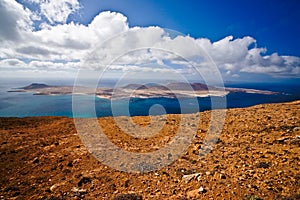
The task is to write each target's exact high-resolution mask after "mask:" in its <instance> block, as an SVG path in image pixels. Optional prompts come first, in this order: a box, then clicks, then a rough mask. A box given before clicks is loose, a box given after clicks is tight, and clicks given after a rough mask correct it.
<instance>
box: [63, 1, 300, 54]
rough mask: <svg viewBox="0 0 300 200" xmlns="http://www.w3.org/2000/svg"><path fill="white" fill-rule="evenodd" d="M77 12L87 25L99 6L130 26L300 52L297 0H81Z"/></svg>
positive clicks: (298, 5)
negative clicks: (249, 41)
mask: <svg viewBox="0 0 300 200" xmlns="http://www.w3.org/2000/svg"><path fill="white" fill-rule="evenodd" d="M80 2H81V4H82V9H81V11H80V12H79V13H80V14H81V15H78V14H75V15H72V16H70V18H69V20H75V21H78V22H80V23H83V24H88V23H89V22H90V21H91V20H92V19H93V17H94V16H95V15H97V14H98V13H99V12H101V11H105V10H111V11H116V12H121V13H123V14H125V15H126V16H127V17H128V20H129V24H130V25H131V26H150V25H157V26H161V27H165V28H170V29H174V30H177V31H179V32H182V33H184V34H190V35H191V36H193V37H196V38H198V37H207V38H210V39H211V40H212V41H217V40H220V39H222V38H224V37H225V36H228V35H233V36H234V37H243V36H252V37H254V38H256V39H257V41H258V45H259V46H263V47H267V49H268V53H273V52H278V53H280V54H286V55H295V56H300V48H299V47H300V37H299V34H300V25H299V24H300V14H299V13H300V2H299V1H298V0H288V1H286V0H253V1H245V0H241V1H235V0H227V1H222V0H212V1H203V0H189V1H183V0H143V1H140V0H127V1H120V0H101V1H97V3H95V0H82V1H80Z"/></svg>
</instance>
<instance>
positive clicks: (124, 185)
mask: <svg viewBox="0 0 300 200" xmlns="http://www.w3.org/2000/svg"><path fill="white" fill-rule="evenodd" d="M133 121H134V122H135V123H136V124H138V125H139V126H148V125H149V123H150V120H149V117H134V118H133ZM179 123H180V115H168V116H167V117H166V123H165V125H164V126H163V128H162V130H160V131H159V132H158V133H157V134H155V135H153V136H152V137H150V138H135V137H132V136H129V135H127V134H125V133H124V132H122V130H121V129H119V128H118V126H117V125H116V123H115V122H114V120H113V118H109V117H108V118H100V119H99V124H100V126H101V127H103V130H104V132H105V134H106V135H107V137H108V138H109V139H110V140H111V141H112V142H113V143H114V144H116V145H117V146H119V147H121V148H123V149H124V150H126V151H132V152H148V151H155V150H157V149H159V148H161V147H163V146H164V145H166V144H167V143H168V142H169V141H170V140H171V139H172V138H173V137H175V135H176V131H177V128H178V124H179ZM209 123H210V112H202V113H200V125H199V127H198V132H197V134H196V136H195V138H194V140H193V143H192V144H191V145H190V146H189V149H188V150H187V151H186V153H184V154H183V155H182V156H181V158H179V159H178V160H177V161H175V162H174V163H172V164H171V165H169V166H166V167H163V168H162V169H160V170H157V171H153V172H149V173H126V172H121V171H117V170H115V169H112V168H110V167H108V166H105V165H103V164H102V163H101V162H99V161H98V160H97V159H95V158H94V157H93V155H91V154H90V153H89V152H88V150H87V149H86V148H85V146H84V145H83V144H82V142H81V140H80V137H79V136H78V134H77V131H76V129H75V125H74V121H73V119H70V118H63V117H32V118H0V137H1V138H0V144H1V146H0V165H1V169H0V170H1V178H0V199H43V200H50V199H51V200H59V199H118V200H120V199H249V200H250V199H251V200H254V199H256V200H257V199H300V101H296V102H291V103H283V104H265V105H257V106H253V107H250V108H244V109H229V110H228V111H227V115H226V123H225V126H224V129H223V131H222V133H221V135H220V137H219V139H218V141H217V143H216V144H215V146H214V149H213V150H212V152H211V153H209V154H207V155H206V156H205V157H203V158H201V159H199V149H200V150H201V145H202V144H203V138H204V137H205V134H206V132H207V130H208V127H209ZM189 126H195V125H194V124H190V125H189ZM200 152H201V151H200Z"/></svg>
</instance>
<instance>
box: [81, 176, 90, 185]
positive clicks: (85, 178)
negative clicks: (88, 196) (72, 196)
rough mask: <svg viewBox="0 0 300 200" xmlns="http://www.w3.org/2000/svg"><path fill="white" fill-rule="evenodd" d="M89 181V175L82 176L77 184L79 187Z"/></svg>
mask: <svg viewBox="0 0 300 200" xmlns="http://www.w3.org/2000/svg"><path fill="white" fill-rule="evenodd" d="M90 182H92V179H91V178H90V177H85V176H84V177H82V178H81V179H80V181H79V182H78V186H79V187H81V186H82V185H83V184H86V183H90Z"/></svg>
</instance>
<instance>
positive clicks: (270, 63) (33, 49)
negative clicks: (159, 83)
mask: <svg viewBox="0 0 300 200" xmlns="http://www.w3.org/2000/svg"><path fill="white" fill-rule="evenodd" d="M30 1H31V2H33V3H35V4H37V5H39V8H40V10H39V12H35V11H31V10H29V9H27V8H24V7H23V6H22V5H21V4H19V3H17V2H16V1H13V0H2V1H0V25H1V27H4V28H1V29H0V41H1V43H0V68H2V69H6V70H8V69H9V67H11V69H18V70H22V67H23V68H24V69H35V70H46V71H47V70H48V71H51V70H52V71H55V70H60V71H61V70H65V71H68V70H76V69H78V68H79V67H87V68H90V69H97V68H101V67H104V66H105V65H107V64H110V63H112V62H113V66H111V69H113V70H115V71H117V70H120V71H128V70H132V71H144V72H145V73H146V72H150V71H151V70H152V71H154V72H158V71H159V70H161V72H162V73H168V72H169V70H170V69H158V68H155V67H145V66H142V65H145V64H149V63H156V64H158V65H164V64H166V65H168V64H169V65H170V66H172V67H173V68H174V70H177V71H178V72H179V73H192V71H191V69H190V68H191V67H190V66H191V65H193V66H195V67H196V68H199V69H201V70H203V71H204V72H205V71H207V70H208V69H209V68H210V67H211V61H213V62H214V63H215V64H216V66H217V67H218V68H219V69H220V71H221V72H222V73H223V75H224V76H231V77H236V78H238V77H239V74H240V73H262V74H269V75H272V76H274V77H279V76H291V77H299V76H300V58H299V57H295V56H281V55H278V54H277V53H274V54H271V55H267V54H266V52H267V50H266V49H265V48H259V47H257V44H256V40H255V39H254V38H252V37H249V36H246V37H243V38H236V39H234V38H233V37H232V36H228V37H225V38H223V39H221V40H219V41H216V42H212V41H210V40H209V39H207V38H193V37H190V36H182V35H178V36H177V37H174V34H170V32H169V31H166V30H165V29H162V28H161V27H129V25H128V21H127V17H126V16H124V15H123V14H120V13H116V12H110V11H106V12H101V13H99V14H98V15H97V16H95V18H94V19H93V20H92V21H91V22H90V23H89V24H88V25H83V24H78V23H74V22H70V23H66V21H67V19H68V16H69V15H70V14H72V13H74V12H75V11H76V10H78V9H79V7H80V5H79V3H78V1H77V0H71V1H65V0H51V1H50V0H30ZM42 16H43V17H46V18H47V19H48V21H49V23H47V22H44V23H42V24H41V26H40V27H41V29H39V30H35V29H34V28H33V24H34V20H40V19H42ZM57 23H58V24H57ZM171 35H172V37H171ZM110 38H113V39H110ZM12 43H13V45H12ZM129 49H130V50H131V51H130V52H128V50H129ZM207 57H208V58H210V59H209V60H207ZM187 60H188V61H189V63H187ZM25 61H26V62H25ZM99 63H102V65H101V64H99ZM83 64H85V65H83ZM93 64H94V65H93ZM148 66H149V65H148ZM183 66H184V67H183ZM184 68H185V69H184Z"/></svg>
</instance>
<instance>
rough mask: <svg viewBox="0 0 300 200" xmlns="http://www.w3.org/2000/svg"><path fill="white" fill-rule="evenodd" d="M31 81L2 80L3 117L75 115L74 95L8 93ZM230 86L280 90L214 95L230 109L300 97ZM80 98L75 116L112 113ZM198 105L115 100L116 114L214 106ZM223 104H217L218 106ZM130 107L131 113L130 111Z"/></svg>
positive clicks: (107, 105) (285, 87) (295, 91)
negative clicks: (89, 109)
mask: <svg viewBox="0 0 300 200" xmlns="http://www.w3.org/2000/svg"><path fill="white" fill-rule="evenodd" d="M30 83H31V82H29V81H28V80H19V81H15V80H1V85H0V117H26V116H66V117H73V112H72V96H71V95H64V96H43V95H33V94H32V93H15V92H14V93H11V92H7V91H8V90H11V88H14V87H22V86H25V85H29V84H30ZM46 83H48V84H65V85H70V84H72V83H70V82H55V83H51V82H46ZM227 86H229V87H242V88H252V89H263V90H271V91H276V92H280V94H276V95H262V94H246V93H231V94H229V95H227V96H226V97H214V101H215V102H218V101H219V102H223V101H224V100H226V107H227V108H236V107H248V106H252V105H256V104H262V103H277V102H287V101H293V100H299V99H300V89H299V88H300V84H295V83H294V84H280V83H276V84H275V83H265V84H262V83H260V84H253V83H252V84H228V85H227ZM76 98H77V99H78V100H79V101H80V104H79V105H80V107H81V110H82V112H80V113H79V114H78V115H77V116H76V117H93V114H92V113H89V112H85V106H87V104H88V103H90V102H95V110H96V114H97V116H98V117H103V116H112V110H111V101H110V100H106V99H99V98H95V97H94V96H86V95H80V96H76ZM224 98H226V99H224ZM197 100H198V102H197V103H198V105H195V101H193V100H191V99H181V100H180V101H181V105H180V103H179V101H178V100H177V99H168V98H153V99H132V100H131V101H130V103H129V106H128V105H127V104H126V101H125V100H115V101H114V102H113V105H114V111H115V112H114V115H131V116H137V115H148V114H149V110H150V108H151V107H152V106H153V105H156V104H158V105H161V106H162V107H164V110H159V109H158V110H155V109H154V111H153V112H152V113H151V114H164V113H182V112H184V113H189V112H190V113H191V112H197V111H199V110H200V111H204V110H209V109H211V98H210V97H205V98H198V99H197ZM223 107H224V106H221V105H220V106H218V104H217V105H216V107H215V108H223ZM128 110H129V112H128Z"/></svg>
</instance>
